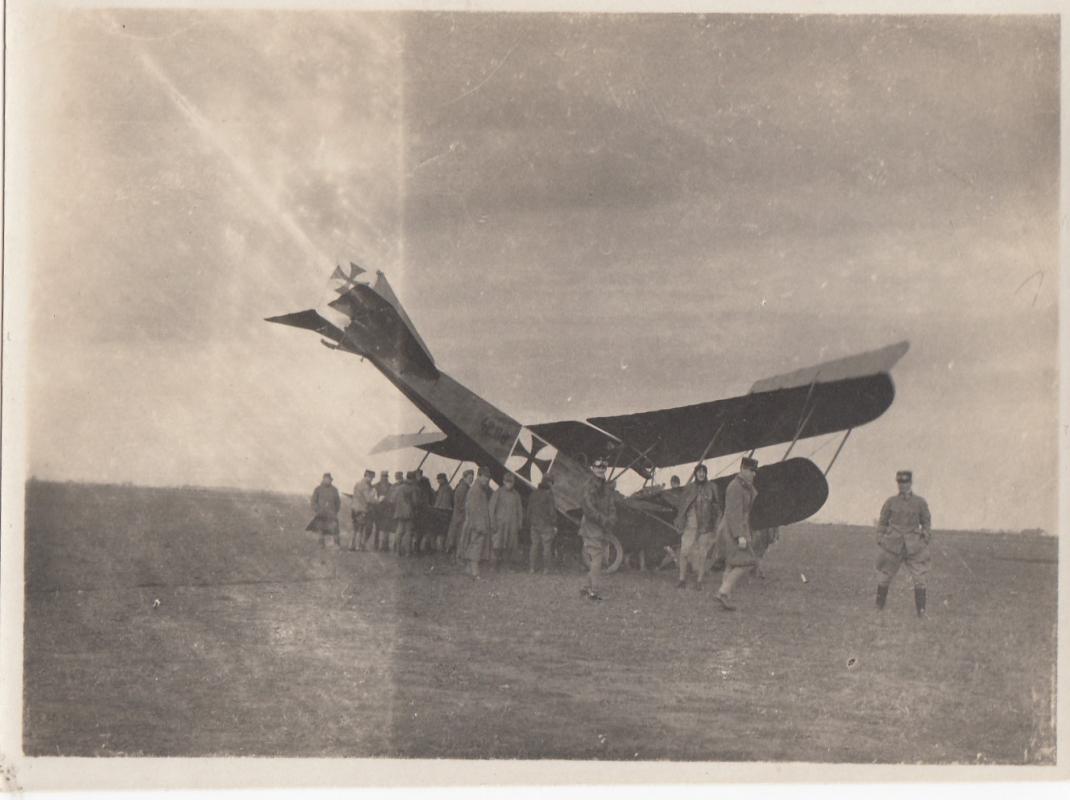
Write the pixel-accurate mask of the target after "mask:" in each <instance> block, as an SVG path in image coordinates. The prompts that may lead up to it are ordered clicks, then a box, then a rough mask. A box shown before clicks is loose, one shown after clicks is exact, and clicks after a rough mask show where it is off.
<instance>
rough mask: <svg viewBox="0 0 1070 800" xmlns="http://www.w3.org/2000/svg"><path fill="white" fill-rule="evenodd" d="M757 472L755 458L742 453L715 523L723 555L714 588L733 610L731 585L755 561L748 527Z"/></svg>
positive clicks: (724, 604) (721, 599) (722, 603)
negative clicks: (721, 513)
mask: <svg viewBox="0 0 1070 800" xmlns="http://www.w3.org/2000/svg"><path fill="white" fill-rule="evenodd" d="M757 473H758V462H757V461H755V460H754V459H753V458H748V457H747V456H744V457H743V460H742V461H740V464H739V474H738V475H736V477H735V478H734V479H733V480H732V482H731V483H730V484H728V489H727V490H726V491H725V498H724V516H722V517H721V524H720V525H719V526H718V527H717V538H718V546H719V547H720V549H721V554H722V555H723V556H724V577H723V578H722V579H721V588H720V589H719V590H718V591H717V599H718V601H720V603H721V607H722V608H724V609H725V610H726V611H735V610H736V607H735V606H734V605H732V603H731V602H730V601H729V595H731V593H732V587H734V586H735V585H736V582H737V581H738V580H739V579H740V578H741V577H743V575H745V574H746V573H747V572H749V571H750V568H751V567H753V566H754V565H755V564H757V563H758V558H757V557H756V556H755V555H754V550H753V548H752V545H751V531H750V510H751V506H752V505H754V498H755V497H757V496H758V490H757V489H755V488H754V476H755V475H757Z"/></svg>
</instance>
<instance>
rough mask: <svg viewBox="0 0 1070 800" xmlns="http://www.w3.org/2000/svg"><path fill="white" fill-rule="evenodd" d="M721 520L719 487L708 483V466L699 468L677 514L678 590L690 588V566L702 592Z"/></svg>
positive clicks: (685, 490) (700, 465) (684, 493)
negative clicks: (678, 541) (703, 581)
mask: <svg viewBox="0 0 1070 800" xmlns="http://www.w3.org/2000/svg"><path fill="white" fill-rule="evenodd" d="M720 518H721V501H720V498H719V497H718V496H717V487H716V486H714V485H713V484H712V483H710V482H709V480H707V471H706V465H705V464H699V465H698V466H697V467H695V480H694V482H692V483H689V484H688V485H687V488H686V489H684V492H683V496H682V497H681V498H680V504H679V506H678V511H677V512H676V530H678V531H680V535H681V539H680V555H679V561H680V579H679V580H678V581H677V582H676V588H677V589H683V588H684V587H685V586H687V566H688V564H690V565H691V567H692V568H693V569H694V570H695V575H696V578H697V579H696V581H695V588H696V589H699V590H701V589H702V580H703V579H704V578H705V577H706V558H707V556H709V554H710V549H711V548H712V547H713V537H714V531H716V530H717V523H718V522H719V521H720Z"/></svg>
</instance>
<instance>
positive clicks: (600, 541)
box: [580, 458, 617, 600]
mask: <svg viewBox="0 0 1070 800" xmlns="http://www.w3.org/2000/svg"><path fill="white" fill-rule="evenodd" d="M607 467H609V462H607V461H606V460H605V459H604V458H596V459H595V460H594V461H593V462H592V463H591V472H592V473H594V474H593V476H592V478H591V480H590V481H588V483H587V486H586V487H584V490H583V505H582V508H583V520H582V521H581V522H580V536H581V537H582V539H583V553H584V556H586V557H588V558H590V559H591V566H590V572H589V573H588V575H587V585H586V586H585V587H584V588H583V589H581V590H580V594H582V595H584V596H585V597H588V598H590V599H591V600H601V599H603V598H602V596H601V595H599V594H598V578H599V576H600V575H601V574H602V559H603V558H604V554H605V546H606V534H607V533H610V532H611V530H612V528H613V526H614V525H616V524H617V507H616V501H615V499H614V497H613V492H612V491H611V490H610V488H609V486H608V484H607V483H606V468H607Z"/></svg>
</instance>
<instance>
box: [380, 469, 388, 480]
mask: <svg viewBox="0 0 1070 800" xmlns="http://www.w3.org/2000/svg"><path fill="white" fill-rule="evenodd" d="M379 475H380V476H382V477H383V478H389V477H390V470H388V469H384V470H383V471H382V472H380V473H379Z"/></svg>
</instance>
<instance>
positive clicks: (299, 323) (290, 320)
mask: <svg viewBox="0 0 1070 800" xmlns="http://www.w3.org/2000/svg"><path fill="white" fill-rule="evenodd" d="M265 322H277V323H278V324H279V325H290V326H291V327H294V328H303V329H305V330H308V331H315V332H316V333H318V334H320V336H326V337H327V338H328V339H332V340H334V341H336V342H340V341H342V336H343V335H344V334H343V333H342V329H341V328H339V327H338V326H337V325H335V324H334V323H332V322H330V321H328V320H326V319H324V318H323V317H322V316H320V313H319V312H318V311H315V310H314V309H311V308H310V309H308V310H307V311H297V312H294V313H293V314H283V315H282V316H278V317H267V318H266V319H265Z"/></svg>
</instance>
